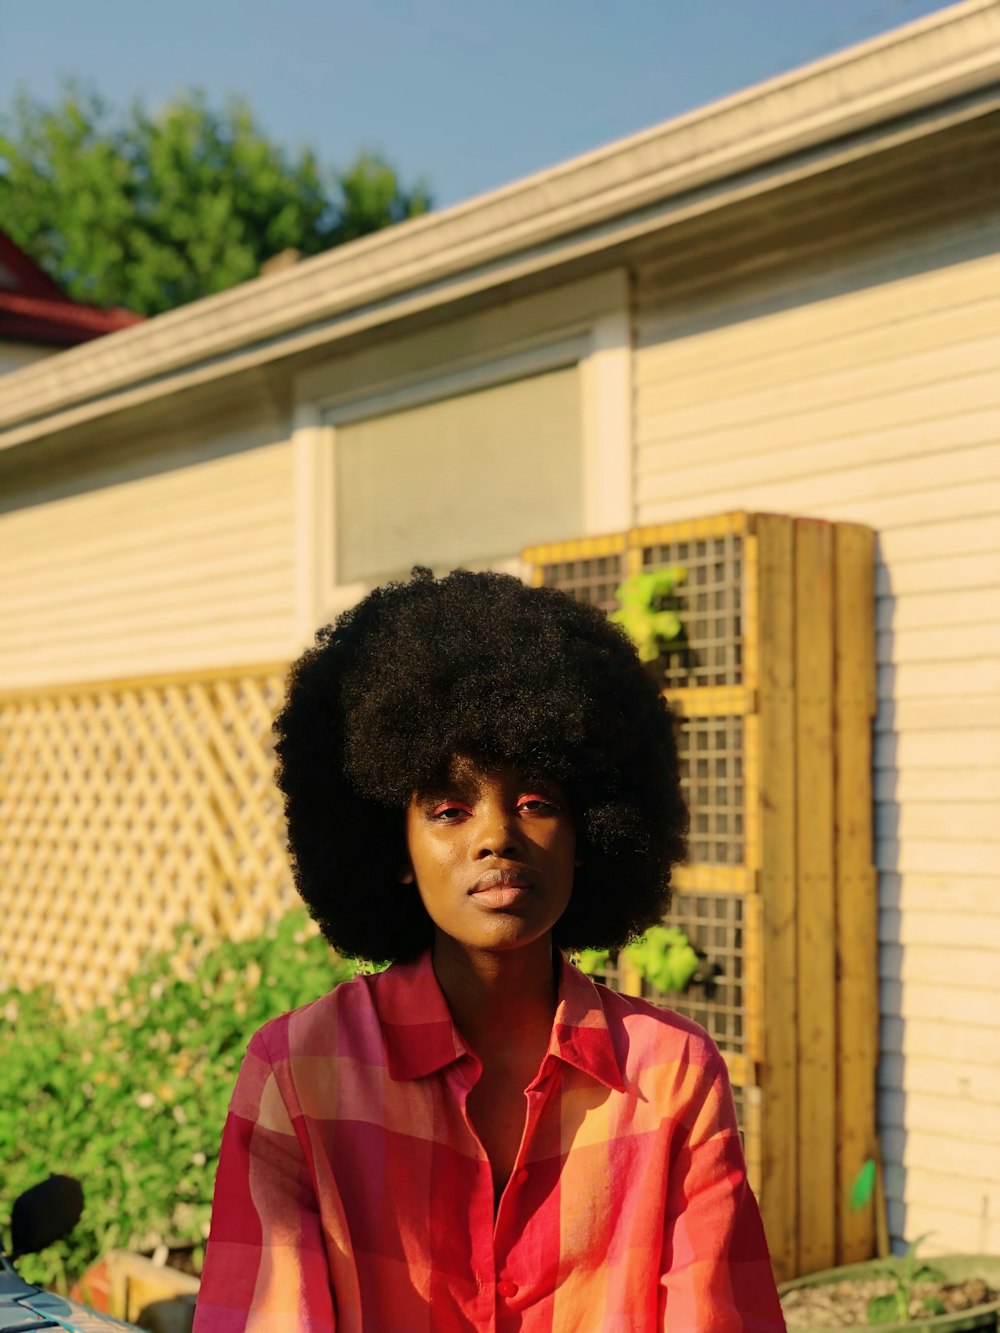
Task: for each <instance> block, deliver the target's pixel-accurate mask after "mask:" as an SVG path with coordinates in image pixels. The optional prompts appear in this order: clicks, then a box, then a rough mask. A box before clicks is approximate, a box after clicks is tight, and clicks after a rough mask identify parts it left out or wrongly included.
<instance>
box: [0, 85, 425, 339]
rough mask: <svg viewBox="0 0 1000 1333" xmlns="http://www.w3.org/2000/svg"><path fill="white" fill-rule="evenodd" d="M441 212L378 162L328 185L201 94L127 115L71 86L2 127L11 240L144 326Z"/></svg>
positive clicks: (235, 105)
mask: <svg viewBox="0 0 1000 1333" xmlns="http://www.w3.org/2000/svg"><path fill="white" fill-rule="evenodd" d="M429 207H430V196H429V194H428V192H427V189H426V187H425V186H424V185H423V184H421V183H417V184H416V185H415V186H413V187H412V188H409V189H405V188H403V186H402V185H401V184H400V182H399V179H398V177H397V175H396V173H395V171H394V170H393V169H392V167H391V166H390V165H389V164H388V163H387V162H386V161H385V160H384V159H383V158H381V157H379V156H378V155H377V154H373V153H361V154H360V155H359V156H358V157H357V158H356V159H355V161H354V162H353V163H352V165H351V166H349V167H348V168H347V169H346V170H344V171H341V172H325V171H323V170H322V169H321V167H320V166H319V164H318V163H317V161H316V158H315V156H314V155H313V154H312V153H311V152H310V151H308V150H303V151H302V152H300V153H298V154H297V155H296V154H290V153H288V152H286V151H285V150H284V149H282V148H280V147H279V146H278V145H276V144H274V143H272V142H270V141H269V140H268V139H267V138H266V137H265V136H264V135H263V134H262V133H261V131H260V129H259V128H258V127H257V125H256V124H255V122H254V119H253V116H252V114H251V112H250V109H249V107H248V106H247V104H246V103H245V102H244V101H241V100H239V99H236V100H233V101H231V102H230V103H229V104H228V105H227V106H226V107H225V108H224V109H223V110H222V111H218V110H214V109H213V108H212V107H211V106H209V104H208V103H207V101H206V99H205V97H204V95H203V94H202V93H199V92H191V93H186V94H184V95H182V96H180V97H178V98H177V99H175V100H174V101H173V102H171V103H169V104H168V105H167V106H165V107H164V108H162V110H159V111H157V112H156V113H155V114H151V113H149V112H147V111H146V110H145V109H144V108H143V107H142V106H141V105H140V104H139V103H136V104H135V105H133V107H132V108H131V109H130V110H129V111H128V112H127V113H125V114H124V115H116V114H115V113H113V112H112V110H111V109H110V108H109V107H108V106H107V105H106V104H105V103H104V102H103V101H102V99H101V98H100V97H98V96H97V95H96V94H95V93H93V92H88V91H85V90H82V89H80V88H79V87H78V86H76V85H75V84H67V85H66V86H65V87H64V89H63V92H62V95H61V98H60V99H59V101H58V102H57V104H55V105H54V106H46V105H44V104H42V103H40V102H37V101H34V100H32V99H31V98H30V97H28V96H27V95H26V94H24V93H21V94H20V95H19V96H18V97H17V98H16V99H15V101H14V105H13V109H12V110H11V112H10V113H9V114H8V115H6V116H4V117H2V118H0V229H2V230H3V231H5V232H6V233H7V234H8V235H9V236H10V237H11V238H12V239H13V240H14V241H15V242H16V244H18V245H20V246H21V247H22V249H24V250H25V251H26V252H27V253H28V254H30V255H31V256H32V257H33V258H34V259H35V260H37V261H38V263H40V264H41V265H42V267H43V268H44V269H45V270H46V271H47V272H48V273H50V274H51V275H52V277H53V278H55V279H56V281H57V282H59V283H60V284H61V285H62V286H63V288H64V289H65V290H66V291H68V292H69V293H70V295H71V296H74V297H75V298H76V299H78V300H81V301H88V302H91V303H93V304H95V305H103V306H126V307H128V308H129V309H131V310H135V311H138V312H139V313H142V314H148V315H153V314H158V313H160V312H161V311H164V310H169V309H172V308H173V307H174V306H178V305H183V304H185V303H186V302H188V301H193V300H196V299H197V298H198V297H201V296H208V295H210V294H211V293H213V292H220V291H224V290H225V289H226V288H228V287H232V286H233V285H234V284H235V283H238V282H243V281H245V280H246V279H247V278H252V277H255V276H256V275H257V274H258V273H259V272H260V267H261V264H262V263H263V262H264V261H265V260H266V259H268V258H270V257H271V256H273V255H276V254H279V253H281V252H282V251H284V250H288V249H295V250H298V251H299V252H300V253H301V254H303V255H312V254H318V253H319V252H320V251H322V250H326V249H328V248H330V247H331V246H334V245H338V244H340V243H341V242H343V241H348V240H353V239H355V238H356V237H358V236H364V235H366V234H367V233H369V232H373V231H378V230H379V229H380V228H382V227H386V226H389V225H390V224H391V223H394V222H399V221H402V220H403V219H404V218H408V217H416V216H417V215H418V214H421V213H424V212H426V211H427V209H428V208H429Z"/></svg>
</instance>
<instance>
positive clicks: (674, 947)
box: [576, 926, 701, 994]
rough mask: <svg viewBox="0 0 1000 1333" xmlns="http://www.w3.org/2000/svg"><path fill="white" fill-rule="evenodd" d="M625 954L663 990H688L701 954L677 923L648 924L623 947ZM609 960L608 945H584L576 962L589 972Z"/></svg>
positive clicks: (600, 969)
mask: <svg viewBox="0 0 1000 1333" xmlns="http://www.w3.org/2000/svg"><path fill="white" fill-rule="evenodd" d="M619 957H621V958H625V959H627V960H628V962H630V963H631V964H632V966H633V967H634V968H636V970H637V971H638V973H639V975H640V976H641V977H642V979H643V980H644V981H648V982H649V984H650V985H651V986H652V987H653V988H654V989H655V990H658V991H662V992H663V993H664V994H671V993H677V992H679V991H685V990H687V988H688V986H690V985H691V982H692V981H693V980H694V977H695V974H696V973H697V971H698V968H699V967H700V966H701V958H700V957H699V955H698V953H697V952H696V951H695V948H694V945H693V944H692V943H691V941H690V940H689V939H688V937H687V936H686V935H685V934H684V932H683V931H682V930H679V929H678V928H677V927H676V926H650V928H649V930H647V931H646V933H645V934H644V935H642V936H641V937H640V938H639V939H637V940H635V941H634V942H633V943H632V944H628V945H626V946H625V948H624V949H622V951H621V953H620V954H619ZM610 962H611V954H610V953H609V952H608V950H607V949H584V950H583V951H582V952H581V953H580V954H579V955H577V958H576V965H577V967H578V968H579V969H580V971H581V972H586V973H587V975H588V976H595V975H598V974H600V973H603V972H604V971H605V970H606V969H607V967H608V966H609V964H610Z"/></svg>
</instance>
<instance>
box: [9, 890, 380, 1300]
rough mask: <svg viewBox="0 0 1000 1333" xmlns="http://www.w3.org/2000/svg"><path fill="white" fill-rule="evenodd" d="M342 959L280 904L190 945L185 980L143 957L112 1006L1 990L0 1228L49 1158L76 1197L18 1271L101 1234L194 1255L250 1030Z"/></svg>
mask: <svg viewBox="0 0 1000 1333" xmlns="http://www.w3.org/2000/svg"><path fill="white" fill-rule="evenodd" d="M184 933H185V932H181V934H182V935H183V934H184ZM187 934H188V936H189V940H188V943H189V945H190V946H193V945H194V936H193V932H191V931H188V932H187ZM354 971H355V965H354V964H353V963H350V962H347V961H345V960H343V959H339V958H337V957H335V956H334V955H332V954H331V953H330V951H329V949H328V948H327V946H326V944H325V943H324V941H323V940H322V938H321V937H320V936H319V935H318V934H316V933H315V929H314V927H312V925H311V923H310V922H309V921H308V918H307V917H306V915H305V913H304V912H303V911H295V912H291V913H289V915H288V916H286V917H285V918H284V919H283V920H281V921H280V922H279V923H277V924H276V925H275V926H273V927H272V928H271V929H269V930H268V931H266V932H265V933H264V934H262V935H260V936H258V937H257V938H255V939H251V940H242V941H222V942H218V943H215V942H213V943H212V944H211V945H210V946H207V947H205V946H202V947H201V948H200V949H199V951H198V957H197V961H196V963H195V964H194V967H193V970H192V973H191V976H190V979H188V980H182V979H180V978H179V977H178V976H177V973H176V971H175V970H174V967H173V966H172V963H171V959H170V957H168V956H166V955H159V956H155V957H152V958H150V959H149V960H148V961H147V962H146V963H145V965H144V966H143V967H142V968H141V969H140V970H139V971H138V972H137V973H136V975H135V976H134V977H132V979H131V980H130V981H129V982H128V983H127V984H126V986H125V987H124V988H123V989H122V991H121V992H120V993H119V994H118V996H116V998H115V1001H114V1004H113V1005H110V1006H106V1007H103V1008H100V1009H95V1010H93V1011H91V1012H90V1013H87V1014H85V1015H83V1016H82V1017H81V1018H80V1019H78V1020H75V1021H73V1022H69V1021H67V1020H66V1018H65V1016H64V1015H63V1014H62V1012H61V1011H60V1010H59V1009H58V1008H57V1007H56V1005H55V1003H54V1002H53V1000H52V998H51V996H49V995H48V994H47V993H46V992H42V991H34V992H31V993H21V992H15V991H6V992H4V993H3V994H0V1227H2V1228H3V1229H4V1232H5V1234H8V1235H9V1232H8V1230H7V1228H8V1227H9V1222H10V1209H11V1206H12V1204H13V1202H14V1199H15V1198H16V1197H17V1195H18V1194H20V1193H21V1191H22V1190H25V1189H27V1188H28V1186H29V1185H33V1184H35V1183H36V1182H37V1181H39V1180H42V1179H44V1178H45V1177H46V1176H47V1175H48V1174H49V1173H50V1172H62V1173H65V1174H67V1175H73V1176H76V1177H77V1178H78V1179H79V1180H80V1181H81V1183H82V1185H83V1189H84V1198H85V1207H84V1214H83V1217H82V1219H81V1221H80V1223H79V1225H78V1226H77V1227H76V1229H75V1230H74V1231H73V1233H72V1235H71V1236H69V1237H67V1238H66V1239H65V1240H63V1241H60V1242H59V1243H57V1244H56V1245H53V1246H51V1247H50V1248H49V1249H48V1250H46V1251H45V1252H44V1253H42V1254H40V1255H31V1256H27V1257H25V1258H24V1259H23V1260H22V1261H21V1262H20V1264H19V1268H20V1270H21V1272H22V1274H23V1276H24V1277H26V1278H27V1279H28V1280H29V1281H33V1282H39V1283H42V1284H44V1285H46V1286H51V1287H55V1288H56V1289H59V1290H65V1289H66V1286H67V1284H68V1283H69V1282H70V1281H72V1280H73V1279H74V1278H75V1277H77V1276H78V1275H79V1274H80V1273H82V1272H83V1270H84V1269H85V1268H86V1267H87V1265H88V1264H90V1263H91V1262H93V1261H94V1260H95V1259H96V1258H97V1257H98V1256H99V1255H101V1254H102V1253H104V1252H105V1251H107V1250H109V1249H112V1248H114V1247H125V1248H129V1249H136V1250H146V1251H149V1250H153V1249H155V1248H157V1247H158V1246H160V1245H166V1246H168V1247H170V1248H182V1247H187V1246H190V1247H193V1248H192V1260H193V1263H194V1267H195V1268H196V1270H197V1269H200V1260H201V1251H202V1247H203V1246H204V1241H205V1237H206V1236H207V1234H208V1222H209V1216H210V1212H211V1200H212V1186H213V1183H214V1179H215V1167H216V1161H217V1158H218V1145H219V1138H220V1135H221V1132H222V1126H223V1122H224V1120H225V1115H226V1109H227V1107H228V1103H229V1097H230V1094H231V1092H232V1087H233V1082H234V1079H235V1076H236V1071H237V1069H238V1068H239V1064H240V1061H241V1059H242V1057H243V1052H244V1050H245V1049H246V1045H247V1043H248V1041H249V1040H250V1037H251V1036H252V1035H253V1033H254V1032H255V1031H256V1029H257V1028H258V1027H260V1025H261V1024H262V1023H264V1022H266V1021H267V1020H268V1019H269V1018H272V1017H274V1016H275V1015H276V1014H279V1013H282V1012H284V1011H285V1010H287V1009H293V1008H295V1007H296V1006H297V1005H300V1004H305V1003H307V1002H308V1001H309V1000H313V999H315V998H316V997H317V996H318V995H321V994H323V993H324V992H325V991H327V990H329V989H330V988H331V986H334V985H336V984H337V983H338V982H340V981H344V980H346V979H347V978H348V977H350V976H353V975H354Z"/></svg>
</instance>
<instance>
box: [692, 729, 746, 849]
mask: <svg viewBox="0 0 1000 1333" xmlns="http://www.w3.org/2000/svg"><path fill="white" fill-rule="evenodd" d="M677 748H678V758H679V761H680V772H681V786H682V789H683V791H684V796H685V798H686V800H687V802H688V806H689V808H690V810H691V833H690V838H689V843H688V857H689V859H690V860H691V861H692V862H695V863H698V864H700V865H742V864H743V857H744V845H743V822H744V820H743V806H744V785H743V719H742V717H731V716H720V717H687V718H684V720H683V722H682V723H681V726H680V727H679V729H678V735H677Z"/></svg>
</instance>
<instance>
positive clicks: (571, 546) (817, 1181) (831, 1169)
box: [524, 513, 878, 1278]
mask: <svg viewBox="0 0 1000 1333" xmlns="http://www.w3.org/2000/svg"><path fill="white" fill-rule="evenodd" d="M524 559H525V560H526V561H527V562H528V563H529V564H530V566H531V567H532V570H533V579H534V582H535V583H536V584H538V585H546V586H552V587H558V588H562V589H564V590H565V591H566V592H569V593H571V594H572V595H573V596H575V597H579V598H581V599H582V600H585V601H588V602H591V603H593V604H595V605H598V606H600V607H602V608H603V609H604V610H606V611H612V610H614V609H615V608H616V606H617V598H616V590H617V589H618V587H619V586H620V585H621V583H622V582H623V581H624V580H625V579H626V578H627V577H628V576H629V575H631V574H635V573H639V572H642V571H652V570H656V569H662V568H665V567H670V566H673V567H678V568H680V569H682V570H683V571H684V578H683V580H682V581H681V583H680V584H679V586H678V588H677V589H676V592H675V594H674V597H675V604H676V609H677V610H678V611H679V613H680V617H681V621H682V625H683V634H682V636H681V637H680V638H679V639H678V640H676V641H675V642H674V643H673V644H672V645H671V649H670V651H669V652H667V653H665V654H664V656H663V657H662V658H661V661H660V663H659V666H658V670H659V671H660V672H662V679H663V686H664V693H665V695H666V697H667V699H668V700H669V702H670V705H671V708H672V709H673V711H674V713H675V715H676V716H677V717H678V737H679V747H680V754H681V765H682V775H683V781H684V785H685V789H686V794H687V797H688V801H689V804H690V807H691V839H690V852H689V860H688V863H687V864H685V865H684V866H681V867H679V868H678V870H677V871H676V873H675V880H674V886H675V895H674V902H673V906H672V909H671V913H670V917H669V920H670V921H671V922H672V923H673V924H676V925H678V926H680V927H681V928H682V929H683V930H684V931H685V932H686V933H687V935H688V936H689V938H691V939H692V940H693V941H694V943H695V944H696V945H698V946H699V947H700V948H701V949H702V950H704V952H705V954H706V955H707V959H708V962H709V963H710V964H714V965H716V967H717V968H718V970H719V974H718V976H717V977H716V979H715V982H714V985H709V986H695V987H694V988H692V990H690V991H689V992H687V993H685V994H683V995H674V996H670V997H667V1002H668V1003H669V1004H670V1005H671V1006H672V1007H674V1008H676V1009H678V1010H680V1011H682V1012H684V1013H686V1014H688V1015H690V1016H691V1017H692V1018H694V1019H695V1020H696V1021H698V1022H700V1023H701V1024H702V1025H703V1026H704V1027H706V1028H707V1029H708V1031H709V1032H710V1033H711V1034H712V1036H713V1037H714V1038H715V1040H716V1042H717V1043H718V1045H719V1047H720V1049H721V1050H722V1052H723V1054H724V1056H725V1058H726V1061H727V1063H728V1066H729V1070H730V1075H731V1078H732V1082H733V1088H734V1095H735V1098H736V1102H737V1113H738V1115H739V1117H740V1120H741V1124H742V1127H743V1132H744V1141H745V1145H746V1149H747V1158H748V1166H749V1169H750V1174H751V1181H752V1183H753V1185H754V1188H755V1189H756V1191H757V1193H758V1196H759V1198H760V1202H761V1208H762V1212H763V1214H764V1221H765V1226H766V1228H767V1234H768V1240H769V1243H770V1246H771V1253H772V1256H773V1258H774V1261H775V1268H776V1270H777V1272H778V1275H779V1277H781V1278H788V1277H792V1276H795V1275H797V1274H799V1273H804V1272H810V1271H813V1270H817V1269H821V1268H826V1267H830V1266H832V1265H833V1264H836V1263H848V1262H851V1261H853V1260H857V1259H864V1258H868V1257H869V1256H870V1255H871V1254H872V1253H873V1252H874V1246H875V1210H874V1204H868V1205H866V1206H865V1207H863V1208H861V1209H857V1210H854V1209H852V1208H851V1206H850V1203H849V1192H850V1185H851V1182H852V1181H853V1180H854V1178H855V1177H856V1175H857V1173H858V1172H859V1170H860V1169H861V1167H862V1165H863V1164H864V1162H865V1160H866V1159H867V1158H869V1157H875V1156H876V1128H875V1075H876V1062H877V1055H878V975H877V957H876V926H877V905H876V890H875V875H874V870H873V867H872V845H871V839H872V833H871V800H872V791H871V719H872V716H873V714H874V709H875V663H874V652H875V633H874V595H873V582H874V579H873V535H872V533H871V532H870V531H869V530H868V529H865V528H861V527H858V526H855V525H850V524H829V523H821V522H816V521H813V520H808V519H791V518H786V517H783V516H777V515H762V514H742V513H737V514H725V515H721V516H719V517H713V518H706V519H699V520H695V521H689V522H680V523H674V524H667V525H665V526H661V527H651V528H637V529H633V530H632V531H630V532H627V533H619V534H615V535H610V536H605V537H597V538H585V539H582V540H579V541H571V542H563V543H558V544H553V545H548V546H539V547H533V548H530V549H529V550H527V551H525V552H524ZM607 980H608V981H609V983H610V984H612V985H616V986H619V987H620V988H621V989H623V990H627V991H631V992H635V993H639V992H641V989H642V986H641V982H640V981H639V979H638V977H636V976H635V975H632V974H630V973H629V971H628V969H627V968H626V967H621V968H619V969H613V970H612V971H611V973H610V974H609V976H608V977H607ZM647 998H650V999H654V1000H660V1001H662V1000H663V998H664V997H662V996H657V995H654V994H652V993H649V994H648V995H647Z"/></svg>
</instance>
